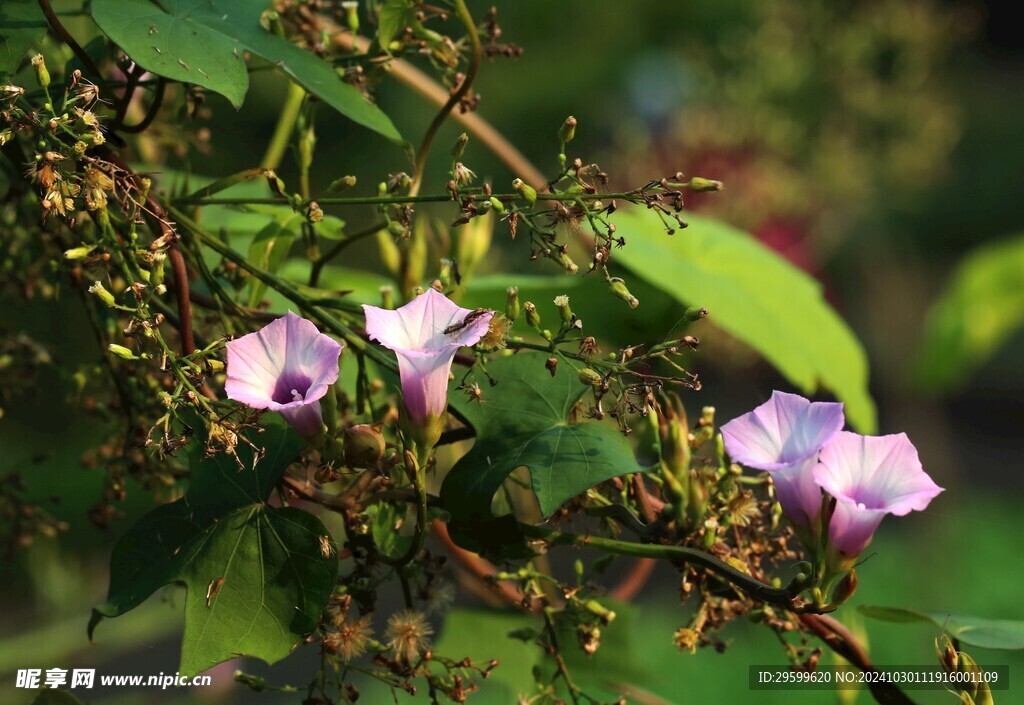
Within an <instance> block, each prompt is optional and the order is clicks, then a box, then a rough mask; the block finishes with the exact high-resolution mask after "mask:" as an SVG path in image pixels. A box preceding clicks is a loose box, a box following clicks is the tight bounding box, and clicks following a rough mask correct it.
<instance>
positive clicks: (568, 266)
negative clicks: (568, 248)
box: [556, 250, 580, 274]
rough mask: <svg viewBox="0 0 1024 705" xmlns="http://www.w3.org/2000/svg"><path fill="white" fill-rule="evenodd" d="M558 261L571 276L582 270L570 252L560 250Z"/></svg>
mask: <svg viewBox="0 0 1024 705" xmlns="http://www.w3.org/2000/svg"><path fill="white" fill-rule="evenodd" d="M556 259H557V260H558V263H559V264H560V265H562V268H563V269H564V270H565V271H566V272H568V273H569V274H575V273H576V272H578V271H579V270H580V267H579V265H578V264H576V263H575V262H574V261H573V259H572V257H570V256H569V253H568V252H565V251H561V250H560V251H559V252H558V256H557V257H556Z"/></svg>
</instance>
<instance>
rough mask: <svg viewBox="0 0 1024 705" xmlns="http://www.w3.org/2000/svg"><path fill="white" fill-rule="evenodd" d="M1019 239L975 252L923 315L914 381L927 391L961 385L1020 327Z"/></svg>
mask: <svg viewBox="0 0 1024 705" xmlns="http://www.w3.org/2000/svg"><path fill="white" fill-rule="evenodd" d="M1022 272H1024V235H1017V236H1015V237H1011V238H1008V239H1006V240H1002V241H1000V242H996V243H992V244H989V245H985V246H983V247H980V248H978V249H977V250H975V251H974V252H972V253H971V254H970V255H969V256H968V257H967V258H966V259H964V260H963V262H961V263H960V265H959V266H958V267H957V269H956V271H955V272H954V273H953V276H952V278H951V280H950V283H949V286H948V288H947V289H946V291H945V293H944V294H943V295H942V297H941V298H940V299H939V300H938V301H937V302H936V303H935V305H934V306H932V309H931V311H930V312H929V314H928V323H927V327H926V329H925V337H924V345H923V347H922V351H921V356H920V358H919V360H918V364H917V365H916V375H917V377H918V380H919V381H920V382H922V383H924V384H925V385H927V386H928V387H929V388H931V389H936V390H940V391H941V390H945V389H949V388H954V387H956V386H957V385H960V384H963V383H964V382H965V381H966V380H967V379H968V377H969V372H970V371H971V370H973V369H975V368H977V367H978V366H980V365H981V364H983V363H984V362H985V361H986V360H988V359H989V358H990V357H991V356H992V355H994V354H995V353H996V351H997V350H998V349H999V347H1000V346H1001V345H1002V344H1003V343H1004V342H1006V340H1007V339H1008V338H1009V337H1010V336H1011V335H1012V334H1013V333H1014V332H1015V331H1017V330H1020V328H1021V327H1022V326H1024V274H1022Z"/></svg>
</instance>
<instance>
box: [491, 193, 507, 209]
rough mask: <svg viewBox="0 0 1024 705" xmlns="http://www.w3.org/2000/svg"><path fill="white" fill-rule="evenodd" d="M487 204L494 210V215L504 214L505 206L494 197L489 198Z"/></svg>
mask: <svg viewBox="0 0 1024 705" xmlns="http://www.w3.org/2000/svg"><path fill="white" fill-rule="evenodd" d="M488 203H490V204H491V208H493V209H494V212H495V213H504V212H505V204H504V203H502V202H501V200H500V199H499V198H496V197H495V196H491V197H490V198H489V199H488Z"/></svg>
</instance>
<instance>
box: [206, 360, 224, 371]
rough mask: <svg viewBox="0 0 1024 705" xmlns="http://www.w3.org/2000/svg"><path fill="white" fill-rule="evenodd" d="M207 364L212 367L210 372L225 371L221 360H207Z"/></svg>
mask: <svg viewBox="0 0 1024 705" xmlns="http://www.w3.org/2000/svg"><path fill="white" fill-rule="evenodd" d="M206 364H207V365H209V366H210V372H223V371H224V363H223V362H221V361H220V360H207V361H206Z"/></svg>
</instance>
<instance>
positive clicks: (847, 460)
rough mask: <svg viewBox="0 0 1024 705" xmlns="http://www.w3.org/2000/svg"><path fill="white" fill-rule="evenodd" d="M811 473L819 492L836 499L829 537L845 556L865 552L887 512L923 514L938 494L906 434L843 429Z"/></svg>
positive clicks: (937, 489) (825, 449) (822, 453)
mask: <svg viewBox="0 0 1024 705" xmlns="http://www.w3.org/2000/svg"><path fill="white" fill-rule="evenodd" d="M813 472H814V478H815V480H816V481H817V482H818V484H819V485H820V486H821V488H822V489H824V490H825V491H826V492H828V493H829V494H830V495H832V496H833V497H835V498H836V509H835V513H834V514H833V515H832V520H831V521H830V522H829V529H828V539H829V544H830V545H831V546H832V547H833V548H835V549H837V550H838V551H839V552H840V553H841V554H843V555H844V556H845V557H847V558H852V557H854V556H857V555H858V554H859V553H860V552H861V551H863V550H864V548H865V547H866V546H867V545H868V543H869V542H870V541H871V537H872V536H873V535H874V533H875V529H877V528H878V525H879V524H880V523H881V521H882V518H883V517H884V516H885V515H886V514H895V515H896V516H904V515H906V514H909V513H910V512H912V511H915V510H916V511H921V510H922V509H924V508H925V507H927V506H928V503H929V502H931V501H932V499H933V498H934V497H935V496H936V495H938V494H939V493H940V492H942V488H941V487H939V486H938V485H936V484H935V482H933V481H932V478H930V477H929V476H928V473H926V472H925V471H924V469H923V468H922V467H921V460H920V458H918V456H917V449H916V448H915V447H914V444H913V443H911V442H910V439H908V438H907V435H906V434H905V433H900V434H896V435H892V436H861V435H858V434H856V433H850V432H848V431H843V432H841V433H839V434H838V435H837V436H836V437H835V438H833V439H832V441H831V442H829V444H828V445H826V446H825V448H823V449H822V451H821V456H820V461H819V463H818V465H817V466H816V467H815V468H814V471H813Z"/></svg>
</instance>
